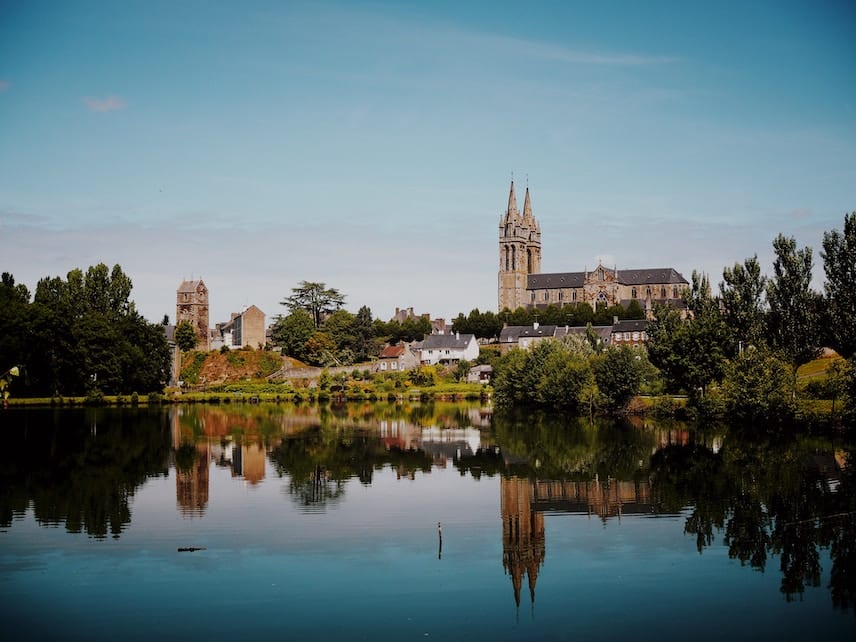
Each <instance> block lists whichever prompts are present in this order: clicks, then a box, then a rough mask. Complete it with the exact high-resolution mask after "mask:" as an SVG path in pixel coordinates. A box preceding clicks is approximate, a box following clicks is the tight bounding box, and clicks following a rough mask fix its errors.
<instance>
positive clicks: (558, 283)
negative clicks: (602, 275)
mask: <svg viewBox="0 0 856 642" xmlns="http://www.w3.org/2000/svg"><path fill="white" fill-rule="evenodd" d="M603 269H604V270H605V271H606V272H609V273H610V274H614V275H615V276H616V281H618V283H619V284H621V285H652V284H655V283H656V284H658V285H659V284H661V283H683V284H687V285H689V282H688V281H687V280H686V279H685V278H684V277H683V276H682V275H681V273H680V272H677V271H676V270H675V269H674V268H646V269H643V270H618V271H617V272H616V271H615V270H610V269H609V268H603ZM585 279H586V273H585V272H554V273H552V274H530V275H529V276H528V278H527V279H526V289H527V290H550V289H554V288H581V287H583V286H584V285H585Z"/></svg>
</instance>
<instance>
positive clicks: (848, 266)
mask: <svg viewBox="0 0 856 642" xmlns="http://www.w3.org/2000/svg"><path fill="white" fill-rule="evenodd" d="M820 256H821V257H822V258H823V271H824V272H825V273H826V282H825V283H824V284H823V288H824V290H825V292H826V301H825V303H826V312H827V315H828V316H827V318H826V323H825V324H824V326H825V334H826V337H825V338H826V340H827V341H828V343H829V345H830V347H832V348H833V349H835V351H836V352H838V354H840V355H841V356H843V357H845V358H849V357H850V356H851V355H853V354H854V353H856V212H852V213H850V214H845V216H844V233H843V234H842V233H840V232H839V231H838V230H832V231H831V232H824V233H823V251H822V252H821V253H820Z"/></svg>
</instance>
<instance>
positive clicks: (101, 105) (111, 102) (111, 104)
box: [83, 96, 127, 112]
mask: <svg viewBox="0 0 856 642" xmlns="http://www.w3.org/2000/svg"><path fill="white" fill-rule="evenodd" d="M83 104H84V105H86V108H87V109H88V110H89V111H97V112H108V111H118V110H120V109H125V107H126V106H127V105H126V103H125V101H124V100H122V99H121V98H119V97H118V96H107V98H104V99H101V98H92V97H91V96H86V97H85V98H84V99H83Z"/></svg>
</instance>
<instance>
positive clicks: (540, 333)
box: [499, 325, 556, 343]
mask: <svg viewBox="0 0 856 642" xmlns="http://www.w3.org/2000/svg"><path fill="white" fill-rule="evenodd" d="M555 334H556V326H554V325H539V326H538V327H537V328H536V327H535V326H531V325H509V326H506V327H504V328H503V329H502V331H501V332H500V333H499V342H500V343H517V341H518V340H519V339H520V338H521V337H552V336H554V335H555Z"/></svg>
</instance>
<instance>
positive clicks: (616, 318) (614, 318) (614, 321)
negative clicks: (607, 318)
mask: <svg viewBox="0 0 856 642" xmlns="http://www.w3.org/2000/svg"><path fill="white" fill-rule="evenodd" d="M612 325H618V317H612Z"/></svg>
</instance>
